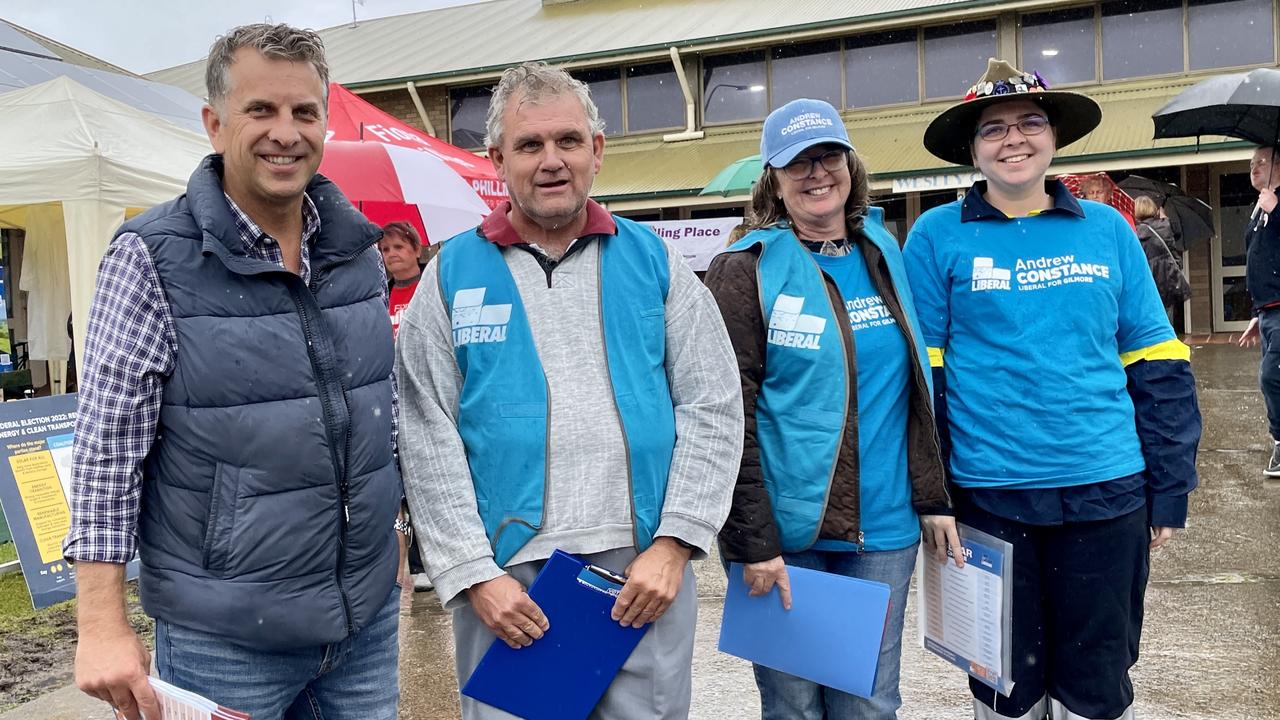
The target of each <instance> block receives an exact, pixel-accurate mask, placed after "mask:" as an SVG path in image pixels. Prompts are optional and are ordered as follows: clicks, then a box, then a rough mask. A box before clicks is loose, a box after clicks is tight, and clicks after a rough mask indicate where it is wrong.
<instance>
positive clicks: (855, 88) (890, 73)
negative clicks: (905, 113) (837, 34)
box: [844, 30, 920, 108]
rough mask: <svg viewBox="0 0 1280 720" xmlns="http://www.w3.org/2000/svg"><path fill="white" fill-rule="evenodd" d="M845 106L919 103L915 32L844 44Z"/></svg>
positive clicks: (850, 40) (854, 39)
mask: <svg viewBox="0 0 1280 720" xmlns="http://www.w3.org/2000/svg"><path fill="white" fill-rule="evenodd" d="M844 87H845V107H849V108H865V107H875V106H877V105H893V104H895V103H906V102H919V101H920V43H919V37H918V34H917V33H916V31H915V30H905V31H899V32H886V33H876V34H874V35H860V36H858V37H852V38H847V39H846V40H845V41H844Z"/></svg>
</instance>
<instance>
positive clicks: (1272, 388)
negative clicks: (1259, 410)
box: [1258, 308, 1280, 440]
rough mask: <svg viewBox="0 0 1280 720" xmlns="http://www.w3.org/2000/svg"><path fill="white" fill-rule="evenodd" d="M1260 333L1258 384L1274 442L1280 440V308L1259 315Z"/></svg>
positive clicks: (1264, 311) (1268, 427)
mask: <svg viewBox="0 0 1280 720" xmlns="http://www.w3.org/2000/svg"><path fill="white" fill-rule="evenodd" d="M1258 333H1259V336H1260V337H1261V339H1262V362H1261V364H1260V365H1259V370H1258V384H1259V385H1260V386H1261V387H1262V399H1263V400H1264V401H1265V402H1266V405H1267V429H1268V430H1269V431H1270V432H1271V439H1272V440H1280V308H1272V309H1269V310H1263V311H1262V312H1260V313H1258Z"/></svg>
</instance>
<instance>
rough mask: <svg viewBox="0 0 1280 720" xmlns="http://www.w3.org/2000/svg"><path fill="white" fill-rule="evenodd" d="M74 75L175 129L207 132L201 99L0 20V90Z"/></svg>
mask: <svg viewBox="0 0 1280 720" xmlns="http://www.w3.org/2000/svg"><path fill="white" fill-rule="evenodd" d="M56 77H69V78H71V79H72V80H75V81H76V82H78V83H80V84H81V85H84V86H85V87H87V88H90V89H91V90H94V91H95V92H98V93H101V94H103V95H106V96H107V97H110V98H113V99H115V100H119V101H120V102H123V103H125V104H127V105H130V106H132V107H135V108H137V109H139V110H142V111H144V112H148V113H151V114H153V115H157V116H159V117H162V118H164V119H165V120H168V121H169V122H172V123H174V124H175V125H178V126H181V127H184V128H186V129H188V130H193V131H195V132H198V133H202V134H203V132H204V124H203V123H202V122H201V120H200V108H201V107H202V106H203V105H204V103H203V101H201V99H200V98H198V97H196V96H194V95H192V94H190V93H188V92H186V91H185V90H182V89H181V88H177V87H173V86H171V85H164V84H162V83H158V82H154V81H152V80H147V79H146V78H143V77H142V76H140V75H135V74H133V73H131V72H128V71H127V70H121V69H120V68H117V67H116V66H115V65H112V64H110V63H107V62H103V61H101V60H98V59H97V58H94V57H93V56H91V55H86V54H84V53H82V52H80V51H79V50H76V49H74V48H69V47H67V46H66V45H63V44H62V43H59V42H55V41H53V40H50V39H49V38H46V37H44V36H43V35H39V34H37V33H33V32H31V31H30V30H27V29H26V28H24V27H21V26H19V25H14V24H12V23H9V22H6V21H4V20H0V92H8V91H10V90H17V89H20V88H25V87H28V86H31V85H37V84H39V83H42V82H45V81H47V80H52V79H53V78H56Z"/></svg>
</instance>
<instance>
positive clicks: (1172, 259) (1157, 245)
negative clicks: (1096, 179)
mask: <svg viewBox="0 0 1280 720" xmlns="http://www.w3.org/2000/svg"><path fill="white" fill-rule="evenodd" d="M1133 217H1134V220H1135V222H1136V223H1137V230H1138V240H1139V241H1141V242H1142V251H1143V252H1144V253H1145V254H1146V256H1147V266H1148V267H1150V268H1151V277H1152V278H1153V279H1154V280H1155V282H1156V291H1157V292H1159V293H1160V302H1162V303H1164V309H1165V312H1166V313H1168V314H1170V316H1172V313H1173V309H1174V308H1175V307H1176V306H1178V305H1180V304H1182V303H1184V302H1186V301H1187V300H1188V299H1189V298H1190V297H1191V283H1190V282H1188V281H1187V276H1186V273H1184V272H1183V271H1182V263H1181V262H1180V261H1179V260H1178V258H1177V257H1176V256H1175V255H1174V254H1173V249H1172V244H1173V227H1172V226H1171V225H1170V224H1169V219H1168V218H1167V217H1165V216H1164V211H1163V210H1162V209H1160V206H1159V205H1156V201H1155V200H1153V199H1151V197H1149V196H1147V195H1139V196H1138V197H1136V198H1134V200H1133Z"/></svg>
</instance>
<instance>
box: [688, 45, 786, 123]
mask: <svg viewBox="0 0 1280 720" xmlns="http://www.w3.org/2000/svg"><path fill="white" fill-rule="evenodd" d="M765 83H766V78H765V56H764V51H763V50H760V51H756V52H743V53H732V54H729V55H712V56H710V57H706V58H703V60H702V117H703V120H704V121H705V122H708V123H718V122H734V121H739V120H761V119H763V118H764V116H765V115H766V114H767V110H768V107H769V105H768V102H767V95H768V92H767V88H766V87H765Z"/></svg>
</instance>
